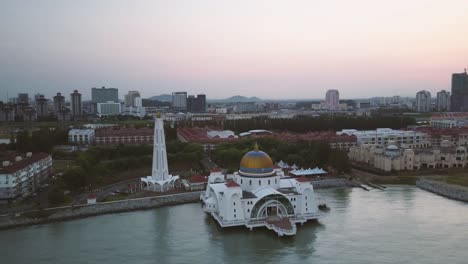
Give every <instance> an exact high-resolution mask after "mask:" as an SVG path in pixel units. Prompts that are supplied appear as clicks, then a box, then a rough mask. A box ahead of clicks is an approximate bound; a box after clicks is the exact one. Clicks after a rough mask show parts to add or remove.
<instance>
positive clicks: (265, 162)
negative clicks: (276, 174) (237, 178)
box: [240, 146, 273, 174]
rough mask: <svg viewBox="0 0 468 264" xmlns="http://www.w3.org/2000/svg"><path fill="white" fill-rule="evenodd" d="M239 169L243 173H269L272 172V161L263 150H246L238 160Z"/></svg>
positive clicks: (256, 148)
mask: <svg viewBox="0 0 468 264" xmlns="http://www.w3.org/2000/svg"><path fill="white" fill-rule="evenodd" d="M240 171H241V172H245V173H254V174H255V173H269V172H273V161H272V160H271V158H270V156H269V155H268V154H266V153H265V152H263V151H260V150H258V147H257V146H256V147H255V150H253V151H249V152H247V154H245V155H244V157H242V159H241V162H240Z"/></svg>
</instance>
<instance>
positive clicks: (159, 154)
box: [141, 114, 179, 192]
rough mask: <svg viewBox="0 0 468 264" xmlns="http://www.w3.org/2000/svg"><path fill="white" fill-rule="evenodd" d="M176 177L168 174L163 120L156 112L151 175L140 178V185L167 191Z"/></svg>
mask: <svg viewBox="0 0 468 264" xmlns="http://www.w3.org/2000/svg"><path fill="white" fill-rule="evenodd" d="M178 179H179V176H172V175H170V174H169V166H168V165H167V152H166V139H165V136H164V122H163V118H162V117H161V114H158V115H157V116H156V118H155V119H154V139H153V169H152V170H151V176H147V177H144V178H141V187H142V189H143V187H144V188H145V189H146V190H150V191H156V192H163V191H168V190H170V189H172V188H174V185H175V182H176V181H177V180H178ZM143 184H145V185H143Z"/></svg>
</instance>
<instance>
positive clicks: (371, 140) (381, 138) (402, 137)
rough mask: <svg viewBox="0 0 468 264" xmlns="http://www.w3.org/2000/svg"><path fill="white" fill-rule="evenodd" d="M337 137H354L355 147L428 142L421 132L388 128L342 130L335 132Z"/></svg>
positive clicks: (425, 135) (427, 138) (426, 136)
mask: <svg viewBox="0 0 468 264" xmlns="http://www.w3.org/2000/svg"><path fill="white" fill-rule="evenodd" d="M336 134H337V135H350V136H351V135H354V136H356V138H357V145H380V146H386V145H388V144H389V143H390V142H394V144H396V145H398V146H400V145H401V144H411V145H420V144H422V145H425V144H427V143H428V142H429V136H428V134H427V133H424V132H422V131H412V130H395V129H390V128H377V129H376V130H356V129H343V130H341V131H338V132H336Z"/></svg>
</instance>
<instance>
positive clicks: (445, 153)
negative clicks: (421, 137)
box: [348, 141, 468, 172]
mask: <svg viewBox="0 0 468 264" xmlns="http://www.w3.org/2000/svg"><path fill="white" fill-rule="evenodd" d="M348 155H349V158H350V160H351V161H353V162H355V163H361V164H365V165H366V166H370V167H372V168H375V169H378V170H381V171H385V172H391V171H402V170H420V169H434V168H459V167H460V168H464V167H467V164H468V159H467V157H468V156H467V149H466V147H462V146H459V147H452V146H451V144H450V142H448V141H444V142H443V143H442V145H441V146H440V147H436V148H423V149H404V148H399V147H398V146H396V145H388V146H386V147H383V146H370V145H361V146H355V147H351V148H350V150H349V153H348Z"/></svg>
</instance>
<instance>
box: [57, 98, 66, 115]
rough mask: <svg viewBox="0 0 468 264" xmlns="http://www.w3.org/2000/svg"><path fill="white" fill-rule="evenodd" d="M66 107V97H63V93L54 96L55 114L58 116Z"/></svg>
mask: <svg viewBox="0 0 468 264" xmlns="http://www.w3.org/2000/svg"><path fill="white" fill-rule="evenodd" d="M64 107H65V96H63V95H62V94H61V93H57V95H56V96H54V114H55V115H57V113H58V112H59V111H60V110H62V108H64Z"/></svg>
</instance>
